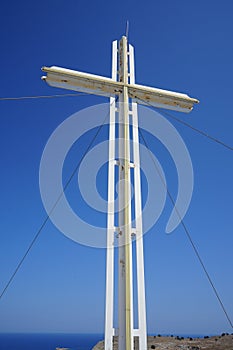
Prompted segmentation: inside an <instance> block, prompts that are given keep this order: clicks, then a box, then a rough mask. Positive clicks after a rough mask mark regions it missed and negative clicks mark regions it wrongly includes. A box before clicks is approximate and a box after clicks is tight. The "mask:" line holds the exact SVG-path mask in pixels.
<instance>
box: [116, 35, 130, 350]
mask: <svg viewBox="0 0 233 350" xmlns="http://www.w3.org/2000/svg"><path fill="white" fill-rule="evenodd" d="M128 79H129V77H128V45H127V38H126V37H125V36H123V37H122V39H121V40H120V43H119V81H120V82H122V83H124V87H123V90H122V92H121V93H120V95H119V229H120V233H121V234H120V235H119V271H118V274H119V280H118V283H119V286H118V300H119V301H118V318H119V333H118V336H119V338H118V344H119V350H131V343H132V339H131V338H132V332H131V322H132V320H131V273H132V271H131V261H130V260H131V259H130V254H131V252H130V250H131V210H130V209H131V208H130V207H131V206H130V197H131V196H130V144H129V142H130V138H129V97H128V87H127V86H126V84H128Z"/></svg>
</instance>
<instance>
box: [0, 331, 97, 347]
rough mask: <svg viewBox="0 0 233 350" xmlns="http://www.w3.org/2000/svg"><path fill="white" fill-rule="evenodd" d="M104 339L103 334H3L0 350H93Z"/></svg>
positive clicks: (1, 335)
mask: <svg viewBox="0 0 233 350" xmlns="http://www.w3.org/2000/svg"><path fill="white" fill-rule="evenodd" d="M102 339H103V334H58V333H56V334H54V333H52V334H38V333H36V334H31V333H28V334H22V333H19V334H15V333H8V334H3V333H2V334H1V333H0V350H55V349H56V348H57V347H61V348H62V347H64V348H69V349H71V350H91V349H92V348H93V346H94V345H95V344H96V343H97V342H98V341H100V340H102Z"/></svg>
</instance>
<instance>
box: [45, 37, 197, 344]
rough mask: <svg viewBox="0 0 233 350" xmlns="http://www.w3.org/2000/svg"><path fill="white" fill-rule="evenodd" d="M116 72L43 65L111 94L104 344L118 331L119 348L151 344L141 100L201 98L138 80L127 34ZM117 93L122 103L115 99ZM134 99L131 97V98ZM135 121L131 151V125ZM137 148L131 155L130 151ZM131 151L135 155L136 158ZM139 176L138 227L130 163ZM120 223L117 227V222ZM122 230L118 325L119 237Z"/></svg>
mask: <svg viewBox="0 0 233 350" xmlns="http://www.w3.org/2000/svg"><path fill="white" fill-rule="evenodd" d="M112 53H113V54H112V78H105V77H102V76H97V75H93V74H88V73H82V72H78V71H74V70H69V69H64V68H60V67H55V66H53V67H43V68H42V70H43V71H44V72H46V73H47V76H45V77H42V79H44V80H45V81H46V82H47V83H48V84H49V85H51V86H54V87H59V88H63V89H68V90H75V91H80V92H86V93H89V94H95V95H100V96H106V97H110V124H109V125H110V126H109V141H111V142H109V166H108V221H107V262H106V310H105V350H113V337H114V336H116V335H118V349H119V350H133V349H134V338H135V337H138V343H139V350H146V349H147V328H146V306H145V284H144V257H143V229H142V217H141V207H142V204H141V178H140V155H139V136H138V113H137V103H140V104H149V105H151V106H155V107H159V108H165V109H171V110H175V111H180V112H185V113H188V112H190V111H191V110H192V109H193V105H194V104H195V103H198V100H196V99H194V98H190V97H189V96H188V95H186V94H182V93H176V92H171V91H166V90H161V89H156V88H152V87H148V86H143V85H138V84H135V75H134V49H133V47H132V45H128V43H127V38H126V37H125V36H123V37H122V38H121V40H120V41H119V45H118V43H117V41H114V42H113V49H112ZM116 97H118V101H119V103H118V108H117V105H116ZM129 99H130V101H129ZM117 115H118V138H119V146H118V159H116V145H115V139H116V118H117ZM130 116H131V118H132V120H133V123H132V140H133V142H132V144H133V146H132V148H133V149H132V152H130V147H131V144H130V125H129V117H130ZM131 153H132V156H131ZM131 157H132V159H131ZM116 165H117V166H118V174H119V175H118V178H119V184H120V185H119V191H118V192H119V193H118V195H119V210H118V217H117V225H116V223H115V220H116V218H115V207H114V205H115V204H114V192H115V168H116ZM131 168H133V177H134V198H135V200H134V206H135V208H134V212H135V223H134V225H135V227H132V208H131V193H130V191H131V186H130V176H131V175H130V171H131V170H130V169H131ZM116 226H117V227H116ZM116 232H117V233H118V241H119V248H118V328H117V327H115V328H114V325H113V323H114V321H113V320H114V239H115V233H116ZM133 233H134V234H136V262H135V266H136V276H137V287H136V288H137V293H136V294H137V299H138V300H137V311H138V326H137V328H136V329H134V310H133V293H134V291H133V274H132V271H133V261H132V239H131V237H132V234H133Z"/></svg>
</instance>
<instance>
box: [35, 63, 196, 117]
mask: <svg viewBox="0 0 233 350" xmlns="http://www.w3.org/2000/svg"><path fill="white" fill-rule="evenodd" d="M42 71H43V72H46V73H47V76H43V77H42V79H43V80H45V81H46V82H47V83H48V84H49V85H51V86H54V87H58V88H63V89H68V90H75V91H80V92H86V93H88V94H95V95H100V96H106V97H114V96H116V95H118V94H120V93H121V92H122V90H123V87H124V86H127V88H128V94H129V97H130V98H132V99H133V101H136V102H137V103H140V104H150V105H151V106H154V107H159V108H165V109H171V110H175V111H180V112H185V113H189V112H190V111H191V110H192V109H193V105H194V104H195V103H198V102H199V101H198V100H196V99H194V98H191V97H189V96H188V95H186V94H182V93H177V92H172V91H167V90H162V89H157V88H153V87H148V86H144V85H138V84H124V83H122V82H118V81H114V80H113V79H111V78H105V77H103V76H99V75H94V74H89V73H83V72H78V71H74V70H71V69H65V68H60V67H56V66H52V67H43V68H42Z"/></svg>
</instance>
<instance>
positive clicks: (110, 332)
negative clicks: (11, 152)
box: [105, 41, 117, 350]
mask: <svg viewBox="0 0 233 350" xmlns="http://www.w3.org/2000/svg"><path fill="white" fill-rule="evenodd" d="M112 79H113V80H115V81H116V80H117V41H113V43H112ZM115 123H116V99H115V97H111V98H110V124H109V163H108V218H107V252H106V294H105V350H112V348H113V336H114V334H115V332H114V326H113V312H114V235H115V203H114V192H115V166H116V160H115V159H116V154H115V142H116V137H115V134H116V130H115V129H116V124H115Z"/></svg>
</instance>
